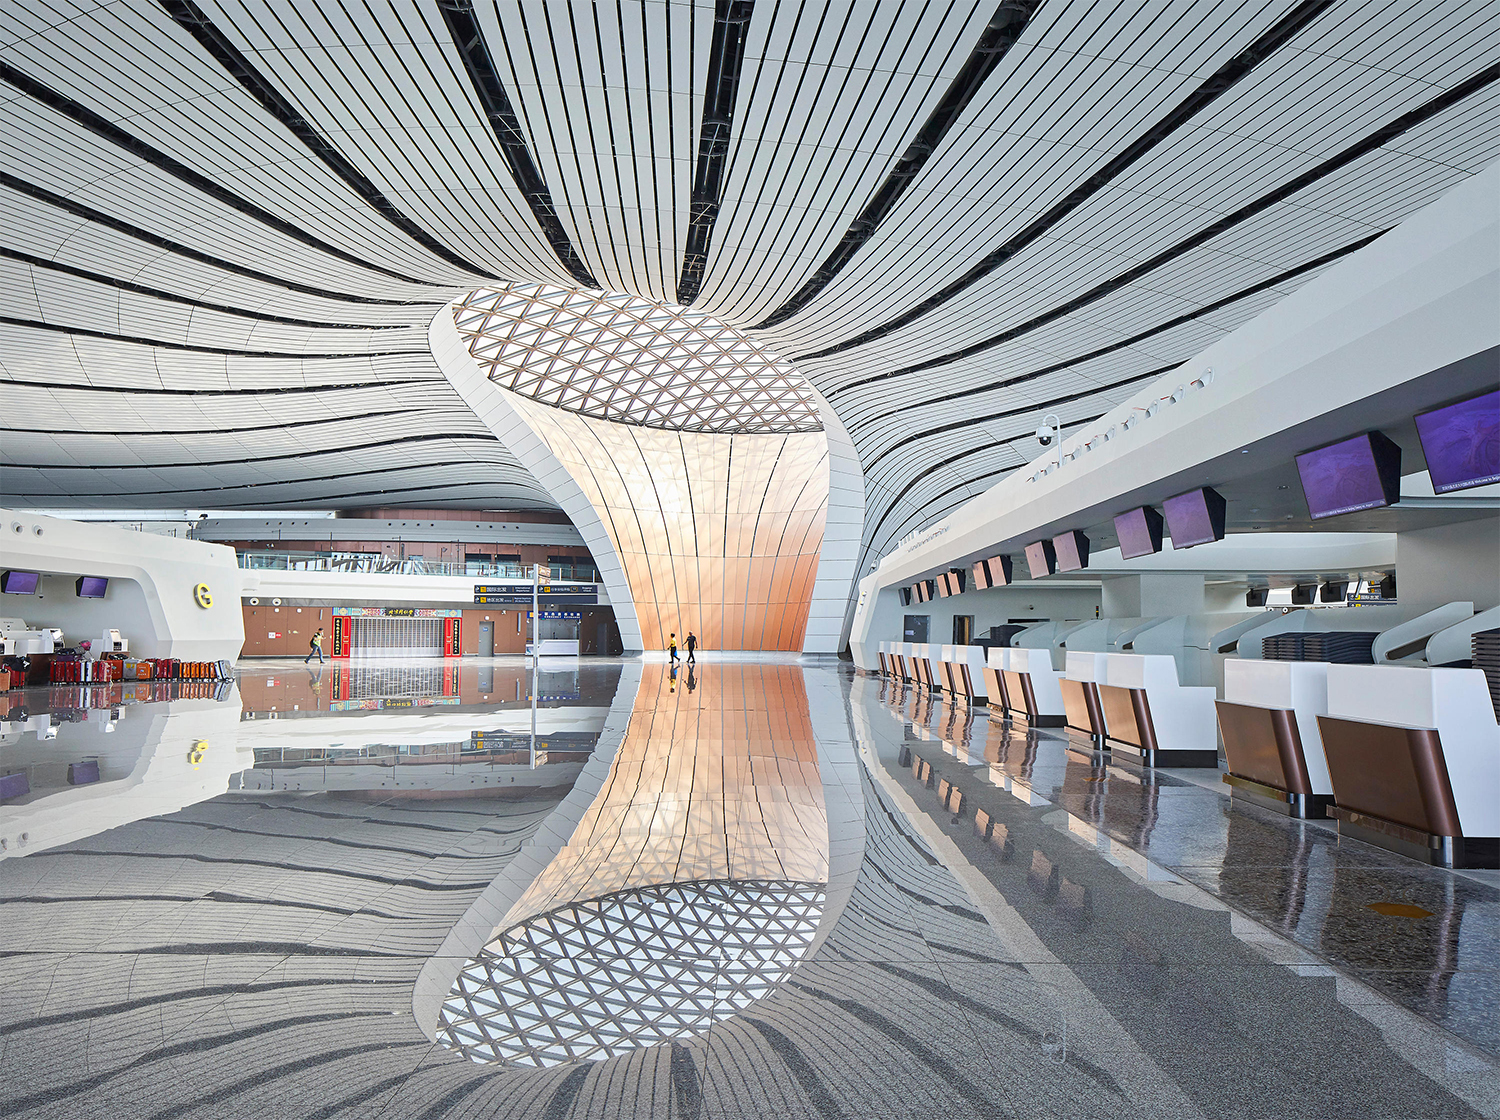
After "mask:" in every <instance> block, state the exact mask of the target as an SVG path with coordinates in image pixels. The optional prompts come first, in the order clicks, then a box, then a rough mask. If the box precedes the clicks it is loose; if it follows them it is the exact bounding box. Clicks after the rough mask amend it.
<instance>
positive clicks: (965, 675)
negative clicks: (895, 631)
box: [878, 642, 987, 703]
mask: <svg viewBox="0 0 1500 1120" xmlns="http://www.w3.org/2000/svg"><path fill="white" fill-rule="evenodd" d="M878 655H879V658H880V672H881V674H882V675H883V676H887V677H891V678H893V679H895V680H898V681H901V682H903V683H905V684H915V685H920V686H921V687H923V688H927V689H930V690H932V691H934V692H945V693H947V694H948V695H949V696H951V697H953V698H954V699H955V700H964V701H967V702H969V703H973V702H976V701H982V700H984V699H985V697H986V695H987V693H986V689H985V678H984V664H985V662H984V649H983V647H981V646H961V645H935V644H932V643H923V642H881V643H880V647H879V650H878Z"/></svg>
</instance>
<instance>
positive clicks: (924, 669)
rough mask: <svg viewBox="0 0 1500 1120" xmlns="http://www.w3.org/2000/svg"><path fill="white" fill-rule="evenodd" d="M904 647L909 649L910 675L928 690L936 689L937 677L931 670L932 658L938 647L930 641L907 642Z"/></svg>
mask: <svg viewBox="0 0 1500 1120" xmlns="http://www.w3.org/2000/svg"><path fill="white" fill-rule="evenodd" d="M906 648H907V649H909V650H911V662H912V676H913V677H914V678H915V679H916V682H917V683H918V684H920V685H921V686H922V687H923V688H925V689H927V690H928V691H929V692H931V691H934V690H935V689H937V688H938V687H939V685H938V678H937V675H936V674H935V673H934V672H933V668H932V659H933V657H934V655H935V654H936V651H937V650H938V648H939V647H937V646H935V645H933V644H932V643H931V642H909V643H907V646H906Z"/></svg>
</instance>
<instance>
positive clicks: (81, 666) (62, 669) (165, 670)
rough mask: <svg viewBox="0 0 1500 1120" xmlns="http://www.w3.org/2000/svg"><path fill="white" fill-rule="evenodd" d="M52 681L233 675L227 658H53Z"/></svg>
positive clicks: (203, 678)
mask: <svg viewBox="0 0 1500 1120" xmlns="http://www.w3.org/2000/svg"><path fill="white" fill-rule="evenodd" d="M49 672H50V676H51V681H52V683H53V684H103V683H108V682H110V681H150V680H164V681H219V680H229V679H231V678H232V677H233V676H234V666H233V665H231V664H230V663H229V662H228V661H180V660H178V659H176V658H169V657H168V658H144V659H141V660H138V661H121V660H115V659H113V658H100V659H99V660H98V661H79V660H71V659H65V658H55V659H54V660H53V661H52V665H51V667H50V670H49Z"/></svg>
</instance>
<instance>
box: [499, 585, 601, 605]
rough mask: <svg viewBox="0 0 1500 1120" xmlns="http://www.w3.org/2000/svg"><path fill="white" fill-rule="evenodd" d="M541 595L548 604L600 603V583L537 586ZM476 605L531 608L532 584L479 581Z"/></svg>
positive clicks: (542, 599)
mask: <svg viewBox="0 0 1500 1120" xmlns="http://www.w3.org/2000/svg"><path fill="white" fill-rule="evenodd" d="M537 596H538V598H540V599H541V601H542V604H543V605H544V606H549V607H551V606H581V607H586V606H592V605H593V604H596V603H598V602H599V585H598V584H596V583H544V584H541V585H540V586H539V587H538V588H537ZM474 605H475V606H476V607H529V606H531V584H529V583H476V584H475V585H474Z"/></svg>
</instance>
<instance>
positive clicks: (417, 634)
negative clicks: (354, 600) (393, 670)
mask: <svg viewBox="0 0 1500 1120" xmlns="http://www.w3.org/2000/svg"><path fill="white" fill-rule="evenodd" d="M351 621H353V623H354V632H353V633H352V634H351V635H350V641H349V654H350V656H351V657H441V656H442V655H443V620H442V619H441V618H383V617H382V618H355V619H352V620H351Z"/></svg>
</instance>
